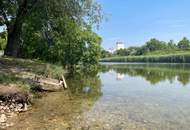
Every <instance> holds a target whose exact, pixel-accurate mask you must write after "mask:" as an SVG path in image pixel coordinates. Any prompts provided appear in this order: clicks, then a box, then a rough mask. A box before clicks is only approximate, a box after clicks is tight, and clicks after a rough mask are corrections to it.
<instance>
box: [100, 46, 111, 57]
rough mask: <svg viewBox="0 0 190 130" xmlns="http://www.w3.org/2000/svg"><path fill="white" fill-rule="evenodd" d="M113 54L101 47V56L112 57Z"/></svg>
mask: <svg viewBox="0 0 190 130" xmlns="http://www.w3.org/2000/svg"><path fill="white" fill-rule="evenodd" d="M111 56H112V54H111V53H110V52H108V51H106V50H104V49H103V48H102V49H101V58H106V57H111Z"/></svg>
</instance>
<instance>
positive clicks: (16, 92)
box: [0, 85, 29, 129]
mask: <svg viewBox="0 0 190 130" xmlns="http://www.w3.org/2000/svg"><path fill="white" fill-rule="evenodd" d="M28 107H29V94H28V93H27V92H25V91H23V90H21V89H18V88H16V87H14V86H5V85H4V86H3V85H0V129H6V128H8V127H10V126H13V125H14V119H15V118H16V116H17V114H18V113H20V112H25V111H27V110H28Z"/></svg>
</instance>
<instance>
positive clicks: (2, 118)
mask: <svg viewBox="0 0 190 130" xmlns="http://www.w3.org/2000/svg"><path fill="white" fill-rule="evenodd" d="M6 121H7V117H6V116H5V114H1V116H0V123H4V122H6Z"/></svg>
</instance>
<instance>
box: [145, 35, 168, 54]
mask: <svg viewBox="0 0 190 130" xmlns="http://www.w3.org/2000/svg"><path fill="white" fill-rule="evenodd" d="M146 47H147V49H148V51H156V50H163V49H165V48H166V43H165V42H161V41H159V40H157V39H154V38H153V39H151V40H150V41H148V42H147V43H146Z"/></svg>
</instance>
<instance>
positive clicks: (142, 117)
mask: <svg viewBox="0 0 190 130" xmlns="http://www.w3.org/2000/svg"><path fill="white" fill-rule="evenodd" d="M67 82H68V84H69V86H70V89H69V90H68V91H65V92H57V93H49V94H47V95H45V96H42V97H41V98H39V99H36V101H35V103H34V105H33V109H32V110H31V111H29V112H26V113H23V114H21V115H20V116H19V117H18V122H16V125H15V126H14V127H13V128H12V129H14V130H15V129H18V130H27V129H28V130H64V129H66V130H67V129H68V130H179V129H180V130H188V129H190V123H189V122H190V65H189V64H173V65H172V64H105V65H102V66H101V67H100V69H99V70H98V71H94V72H91V73H87V74H86V73H85V74H80V75H79V74H75V76H68V77H67Z"/></svg>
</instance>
